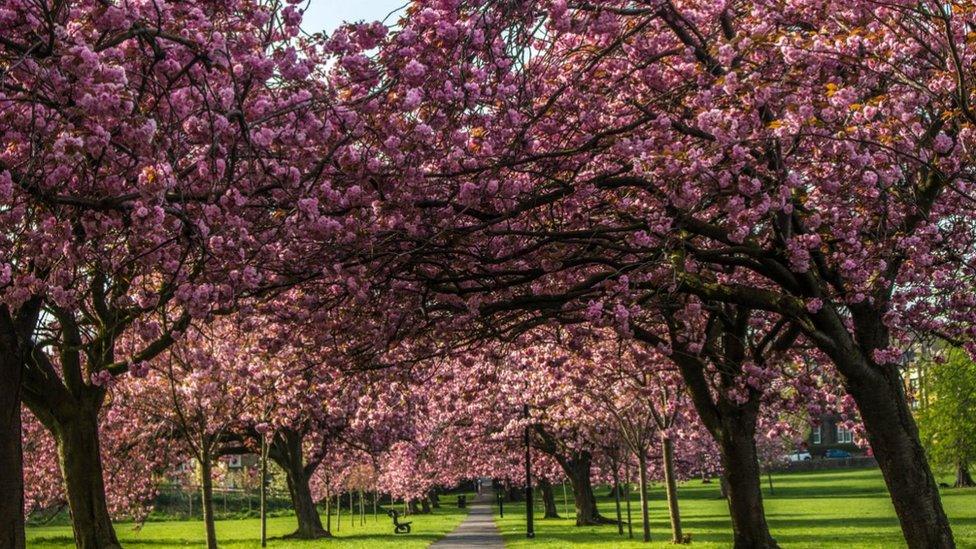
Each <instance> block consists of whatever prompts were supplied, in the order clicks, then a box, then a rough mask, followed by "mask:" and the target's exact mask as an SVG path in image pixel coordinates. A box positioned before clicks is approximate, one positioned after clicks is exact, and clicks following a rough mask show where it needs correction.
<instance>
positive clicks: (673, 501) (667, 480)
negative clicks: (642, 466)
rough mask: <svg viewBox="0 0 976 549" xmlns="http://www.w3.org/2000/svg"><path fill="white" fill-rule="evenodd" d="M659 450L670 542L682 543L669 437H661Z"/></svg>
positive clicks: (672, 449)
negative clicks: (662, 462) (669, 527)
mask: <svg viewBox="0 0 976 549" xmlns="http://www.w3.org/2000/svg"><path fill="white" fill-rule="evenodd" d="M661 450H662V454H663V458H664V486H665V491H666V493H667V498H668V516H669V517H670V519H671V543H684V536H683V535H682V534H681V512H680V511H679V509H678V483H677V480H676V479H675V477H674V475H675V473H674V442H673V441H672V440H671V438H670V437H667V436H665V437H663V438H662V440H661ZM757 478H758V477H757Z"/></svg>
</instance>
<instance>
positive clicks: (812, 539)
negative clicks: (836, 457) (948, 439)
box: [495, 469, 976, 549]
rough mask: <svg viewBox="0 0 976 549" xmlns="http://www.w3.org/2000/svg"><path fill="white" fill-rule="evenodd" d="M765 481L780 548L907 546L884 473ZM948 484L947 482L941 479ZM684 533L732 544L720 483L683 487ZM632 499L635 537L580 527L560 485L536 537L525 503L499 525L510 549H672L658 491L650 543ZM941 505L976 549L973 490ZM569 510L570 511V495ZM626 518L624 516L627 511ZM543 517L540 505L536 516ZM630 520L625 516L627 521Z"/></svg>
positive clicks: (510, 507)
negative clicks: (530, 533)
mask: <svg viewBox="0 0 976 549" xmlns="http://www.w3.org/2000/svg"><path fill="white" fill-rule="evenodd" d="M765 480H766V479H764V484H763V495H764V497H765V506H766V516H767V517H768V519H769V523H770V528H771V529H772V532H773V536H774V537H775V538H776V540H777V541H779V543H780V544H781V545H782V546H783V547H790V548H794V547H796V548H809V549H821V548H825V547H838V548H840V547H844V548H853V547H857V548H877V549H882V548H883V549H888V548H893V547H904V546H905V544H904V541H903V540H902V537H901V530H900V529H899V527H898V521H897V519H896V518H895V512H894V509H893V508H892V506H891V501H890V500H889V499H888V493H887V491H886V490H885V487H884V482H883V480H882V478H881V473H880V472H879V471H878V470H876V469H870V470H863V469H862V470H848V471H841V472H838V471H820V472H813V473H794V474H785V475H774V476H773V489H774V492H773V493H772V494H771V493H770V491H769V486H768V484H767V483H766V482H765ZM943 480H948V479H943ZM607 492H608V489H607V488H605V487H602V488H600V489H599V491H598V495H599V496H600V497H599V502H598V503H599V507H600V512H601V513H602V514H604V515H605V516H607V517H611V518H612V517H614V516H615V514H616V511H615V509H614V504H613V500H612V499H610V498H609V497H606V496H607ZM679 493H680V503H681V515H682V522H683V526H684V533H686V534H691V536H692V547H716V548H717V547H723V548H725V547H729V546H731V539H732V536H731V523H730V522H729V518H728V508H727V505H726V503H725V501H724V500H723V499H721V498H720V497H719V487H718V485H717V483H712V484H702V483H701V481H690V482H687V483H684V484H682V485H681V486H680V488H679ZM632 495H633V503H632V504H631V509H632V511H633V525H634V540H629V539H628V538H627V535H626V529H625V534H624V537H623V538H620V537H619V536H618V535H617V527H616V526H599V527H577V526H575V525H574V524H573V520H572V509H570V513H569V514H566V513H565V512H564V510H563V509H564V508H563V498H562V491H561V489H560V487H559V486H558V485H557V486H556V500H557V503H558V506H559V511H560V514H561V515H562V516H563V518H561V519H559V520H538V519H537V520H536V538H535V539H534V540H528V539H526V538H525V506H524V504H506V506H505V518H504V519H498V517H497V513H498V509H497V507H496V509H495V513H496V521H497V523H498V525H499V527H500V529H501V530H502V535H503V536H504V538H505V544H506V547H511V548H520V549H524V548H528V547H545V548H556V547H560V548H562V547H583V546H589V547H614V548H617V547H621V548H627V547H645V548H646V547H662V548H663V547H674V546H673V545H671V544H670V543H669V541H670V525H669V522H668V515H667V508H666V507H665V502H664V491H663V489H662V488H661V487H660V486H656V487H654V489H653V490H652V492H651V535H652V543H651V544H644V543H642V542H640V535H641V532H640V516H639V507H638V503H637V494H636V493H634V494H632ZM942 501H943V503H944V504H945V507H946V512H947V513H948V514H949V517H950V520H951V522H952V527H953V531H954V533H955V536H956V542H957V544H958V546H959V547H968V548H976V489H944V490H943V492H942ZM569 505H570V507H572V495H570V500H569ZM625 513H626V511H625ZM541 515H542V506H541V505H540V504H537V506H536V516H537V517H539V516H541ZM624 518H625V520H626V516H625V517H624Z"/></svg>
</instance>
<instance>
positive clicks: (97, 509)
mask: <svg viewBox="0 0 976 549" xmlns="http://www.w3.org/2000/svg"><path fill="white" fill-rule="evenodd" d="M73 408H74V409H73V410H72V412H71V413H70V414H68V415H66V416H62V417H60V418H56V419H55V420H54V424H53V425H54V435H55V439H56V440H57V445H58V457H59V462H60V466H61V475H62V477H63V478H64V487H65V492H66V493H67V496H68V506H69V507H70V509H71V524H72V528H73V529H74V534H75V545H76V546H77V547H78V549H115V548H118V547H121V545H119V540H118V538H117V537H116V536H115V529H114V528H113V527H112V520H111V518H110V517H109V514H108V505H107V504H106V501H105V481H104V479H103V477H102V458H101V453H100V449H99V443H98V413H97V412H96V411H94V410H92V409H89V408H88V407H82V406H78V405H76V406H73Z"/></svg>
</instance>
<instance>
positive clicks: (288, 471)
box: [268, 429, 352, 539]
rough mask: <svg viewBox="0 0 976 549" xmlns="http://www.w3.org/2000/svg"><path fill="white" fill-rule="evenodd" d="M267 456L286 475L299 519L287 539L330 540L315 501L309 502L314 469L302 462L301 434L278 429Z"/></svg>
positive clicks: (296, 515) (289, 493)
mask: <svg viewBox="0 0 976 549" xmlns="http://www.w3.org/2000/svg"><path fill="white" fill-rule="evenodd" d="M268 456H269V457H270V458H271V459H272V460H273V461H274V462H275V463H276V464H278V466H279V467H281V469H282V470H283V471H284V472H285V481H286V483H287V484H288V495H289V496H290V497H291V503H292V507H294V509H295V518H296V519H297V520H298V529H297V530H295V532H293V533H292V534H290V535H289V536H288V537H290V538H298V539H315V538H323V537H329V536H330V534H329V531H328V530H326V529H325V528H323V527H322V519H321V517H319V511H318V509H317V508H316V506H315V500H313V499H312V490H311V489H310V488H309V485H308V483H309V480H310V479H311V478H312V473H314V472H315V467H314V465H311V464H306V463H305V459H304V455H303V453H302V435H301V434H300V433H298V432H297V431H294V430H292V429H279V430H278V431H277V432H276V433H275V437H274V439H273V440H272V443H271V451H270V452H269V454H268ZM315 465H317V464H315ZM351 511H352V510H351V509H350V512H351Z"/></svg>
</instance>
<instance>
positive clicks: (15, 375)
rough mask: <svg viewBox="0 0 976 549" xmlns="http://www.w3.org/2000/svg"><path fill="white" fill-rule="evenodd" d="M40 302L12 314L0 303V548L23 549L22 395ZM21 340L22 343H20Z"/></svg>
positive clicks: (34, 302) (29, 304) (33, 301)
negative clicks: (28, 343)
mask: <svg viewBox="0 0 976 549" xmlns="http://www.w3.org/2000/svg"><path fill="white" fill-rule="evenodd" d="M39 307H40V302H39V301H38V300H37V299H36V298H35V299H32V300H31V301H30V302H28V303H26V304H24V306H23V307H21V309H20V311H19V312H18V313H17V314H11V310H10V308H9V307H8V306H7V305H6V304H0V471H2V473H0V547H10V548H12V549H23V548H24V547H26V545H27V540H26V536H25V532H24V449H23V447H22V444H23V438H22V437H23V433H22V432H21V430H22V425H21V416H20V414H21V398H22V384H23V377H24V366H25V362H26V359H27V356H28V354H29V351H28V348H29V345H27V344H26V343H27V342H30V341H31V337H30V335H29V334H30V333H32V332H33V328H34V323H35V322H36V320H37V314H38V311H39ZM22 343H25V344H23V345H22Z"/></svg>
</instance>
